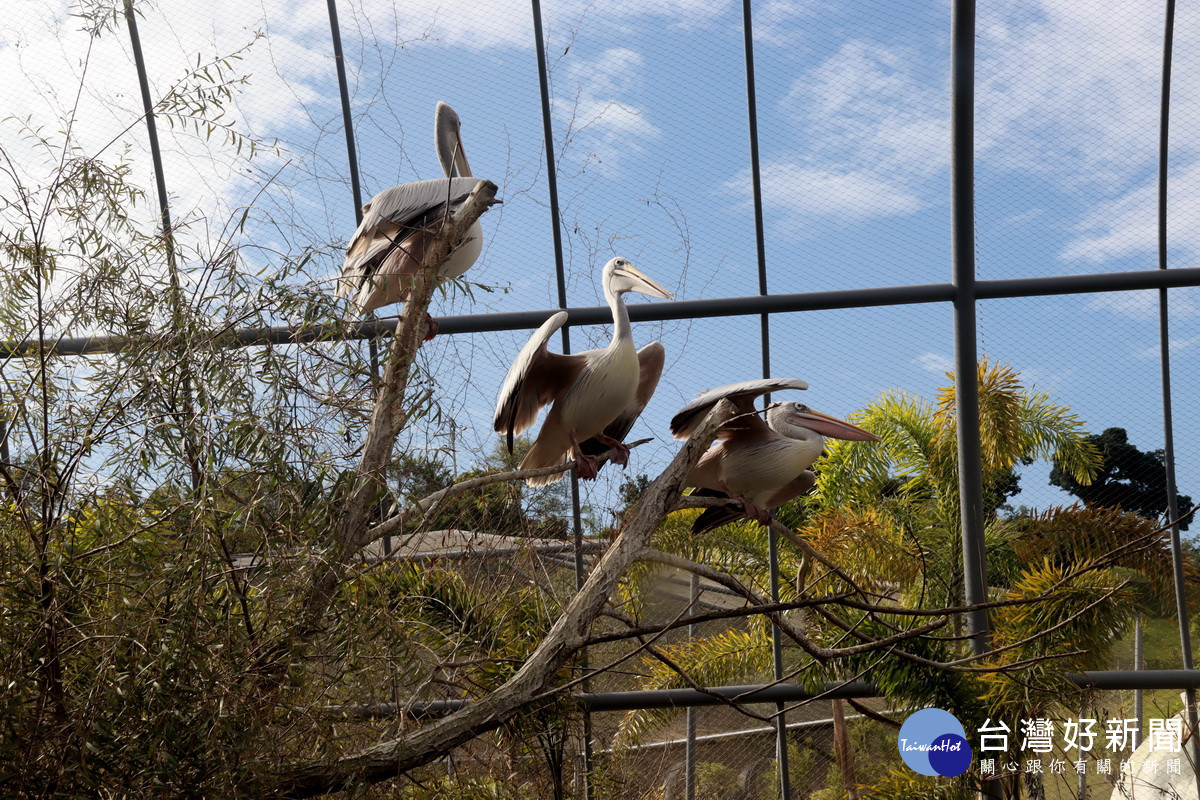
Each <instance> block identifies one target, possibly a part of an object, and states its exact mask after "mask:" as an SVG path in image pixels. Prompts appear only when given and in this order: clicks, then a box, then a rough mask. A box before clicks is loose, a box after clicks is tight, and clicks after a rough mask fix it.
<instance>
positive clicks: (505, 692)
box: [275, 402, 733, 797]
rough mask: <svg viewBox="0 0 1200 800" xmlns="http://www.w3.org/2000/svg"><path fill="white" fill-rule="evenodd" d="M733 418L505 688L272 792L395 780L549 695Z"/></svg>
mask: <svg viewBox="0 0 1200 800" xmlns="http://www.w3.org/2000/svg"><path fill="white" fill-rule="evenodd" d="M732 413H733V407H732V406H731V405H730V404H729V403H728V402H722V403H720V404H718V405H717V407H716V408H714V409H713V411H712V412H711V413H710V414H709V415H708V418H707V419H706V420H705V423H704V425H702V426H700V428H699V429H698V430H697V431H696V432H695V433H694V434H693V435H692V436H691V437H690V438H689V439H688V440H687V442H686V443H685V444H684V446H683V448H682V449H681V450H680V451H679V453H678V454H676V456H675V458H674V459H673V460H672V461H671V463H670V465H668V467H667V468H666V470H665V471H664V472H663V473H662V474H661V475H659V476H658V477H657V478H656V479H655V480H654V481H653V482H652V483H651V484H650V486H649V487H648V488H647V489H646V491H645V492H644V493H643V494H642V497H641V499H640V500H639V501H638V502H637V504H636V505H635V506H634V507H633V509H632V510H631V511H630V512H629V513H628V514H627V515H626V517H625V519H624V520H623V522H622V525H621V528H620V530H619V532H618V533H617V535H616V537H615V538H614V539H613V542H612V544H611V545H610V546H609V548H608V550H607V551H606V552H605V553H604V555H603V556H602V557H601V558H600V560H599V561H598V562H597V564H596V566H595V567H594V568H593V569H592V571H591V573H590V574H589V575H588V578H587V581H586V582H585V583H584V585H583V587H582V588H581V589H580V590H579V591H578V592H577V593H576V594H575V596H574V597H573V598H572V599H571V602H570V603H569V604H568V605H567V607H566V609H565V610H564V611H563V613H562V615H561V616H560V617H559V618H558V620H557V621H556V622H555V623H554V625H553V626H552V627H551V629H550V631H549V632H548V633H547V634H546V637H545V638H544V639H543V640H542V641H541V643H540V644H539V645H538V646H537V648H536V649H535V650H534V651H533V652H532V653H531V654H530V655H529V658H528V659H527V660H526V662H525V665H524V666H523V667H521V669H520V670H518V671H517V673H516V674H515V675H513V676H512V677H511V678H510V679H509V680H508V681H507V682H506V683H504V685H502V686H501V687H500V688H498V689H496V690H495V691H493V692H492V693H490V694H488V695H487V696H485V697H483V698H481V699H479V700H478V701H476V702H474V703H472V704H471V705H469V706H467V707H466V708H464V709H462V710H461V711H457V712H455V713H454V714H451V715H450V716H448V717H445V718H443V719H439V720H436V721H434V722H430V723H428V724H426V725H422V726H421V727H419V728H417V729H415V730H413V731H411V732H409V733H407V734H406V735H404V736H401V737H399V738H396V739H392V740H390V741H385V742H381V743H379V744H377V745H375V746H374V747H370V748H368V749H366V750H363V751H362V752H360V753H357V754H355V755H351V756H347V757H344V758H340V759H337V760H335V761H332V762H329V763H316V764H302V765H297V766H295V767H293V768H291V769H288V770H285V771H283V772H282V773H281V774H279V775H278V777H277V779H276V781H275V791H276V792H277V793H278V794H280V795H282V796H286V797H312V796H314V795H319V794H325V793H327V792H331V791H337V790H339V789H344V788H347V787H349V786H352V785H354V784H357V783H360V782H375V781H381V780H386V779H388V778H392V777H395V776H397V775H400V774H402V773H403V772H405V771H406V770H410V769H413V768H414V767H418V766H421V765H422V764H427V763H429V762H430V761H433V760H434V759H436V758H439V757H440V756H441V755H442V754H444V753H446V752H448V751H449V750H451V749H452V748H454V747H456V746H457V745H460V744H462V743H463V742H466V741H468V740H470V739H472V738H474V737H476V736H478V735H479V734H481V733H484V732H486V731H489V730H493V729H495V728H497V727H499V726H500V725H503V724H504V723H505V722H507V721H509V720H511V719H513V718H514V717H516V716H517V714H519V713H521V712H522V710H524V709H525V708H526V707H527V706H528V705H529V704H530V703H532V702H534V701H535V700H536V698H538V697H539V696H540V695H542V694H543V693H544V692H546V691H547V690H549V689H550V688H551V687H552V686H553V684H554V682H555V680H556V679H557V674H558V672H559V670H561V669H562V667H563V666H565V665H566V664H567V662H568V661H569V660H570V659H571V658H572V656H574V655H575V654H576V653H577V652H578V651H579V649H580V648H582V647H583V646H584V645H586V644H587V642H588V631H589V629H590V628H591V625H592V623H593V622H594V621H595V620H596V618H597V617H599V616H600V614H601V613H602V612H603V611H604V608H605V606H606V605H607V604H608V601H609V598H610V597H611V595H612V593H613V591H614V590H615V589H616V587H617V582H618V581H619V580H620V579H621V578H622V577H623V576H624V575H625V573H626V572H627V571H628V569H629V567H630V566H631V565H632V564H633V563H634V562H635V561H636V560H637V559H638V557H639V556H640V555H641V554H643V553H644V552H645V551H646V549H647V547H648V546H649V542H650V537H651V535H652V534H653V533H654V531H655V530H656V529H657V528H658V526H659V525H660V524H661V523H662V521H663V519H665V518H666V516H667V514H668V513H670V512H671V511H672V510H673V509H674V505H675V500H676V498H677V497H678V496H679V492H680V490H681V489H682V488H683V481H684V479H685V478H686V477H687V474H688V472H690V471H691V469H692V467H693V466H695V464H696V462H697V461H699V459H700V456H701V455H702V454H703V453H704V451H705V450H706V449H708V446H709V443H710V442H712V439H713V436H714V435H715V433H716V430H717V428H718V427H719V426H720V425H721V424H722V423H723V422H725V421H726V420H727V419H728V418H729V417H730V416H731V415H732Z"/></svg>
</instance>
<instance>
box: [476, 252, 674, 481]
mask: <svg viewBox="0 0 1200 800" xmlns="http://www.w3.org/2000/svg"><path fill="white" fill-rule="evenodd" d="M603 284H604V297H605V299H606V300H608V305H609V308H611V309H612V314H613V338H612V343H611V344H609V346H608V347H606V348H604V349H603V350H588V351H586V352H583V353H577V354H574V355H564V354H561V353H551V352H549V351H548V350H547V349H546V343H547V342H548V341H549V340H550V336H551V335H553V333H554V332H555V331H557V330H558V329H559V328H561V327H562V326H563V325H564V324H565V323H566V321H567V312H565V311H560V312H558V313H557V314H555V315H554V316H552V317H550V319H548V320H546V321H545V322H544V323H542V326H541V327H540V328H538V329H537V330H536V331H535V332H534V334H533V336H531V337H529V341H528V342H526V343H525V347H523V348H522V349H521V352H520V354H519V355H518V356H517V360H516V361H514V362H513V365H512V366H511V367H509V370H508V375H507V376H506V377H505V379H504V386H503V388H501V389H500V397H499V399H498V400H497V402H496V415H495V419H494V425H495V428H496V431H497V432H498V433H503V434H505V436H506V437H507V442H508V450H509V452H510V453H511V452H512V448H513V436H514V435H515V434H518V433H521V432H522V431H524V430H526V429H528V428H529V427H530V426H531V425H533V423H534V421H535V420H536V419H537V415H538V412H539V411H540V410H541V408H542V406H545V405H549V404H550V403H553V404H554V405H553V406H552V407H551V408H550V413H549V414H547V415H546V421H545V423H544V424H543V425H542V430H541V432H540V433H539V434H538V437H537V440H536V441H535V442H534V443H533V447H532V448H531V449H530V450H529V452H528V453H526V454H525V458H523V459H522V460H521V469H536V468H538V467H549V466H553V465H555V464H561V463H562V462H564V461H566V460H567V458H568V456H571V455H574V457H575V463H576V465H577V469H578V470H579V477H581V478H585V479H592V478H595V477H596V472H597V470H598V468H599V460H598V458H597V457H596V455H594V453H596V452H598V451H599V449H600V448H599V446H603V447H604V448H605V449H607V450H609V451H611V453H612V456H611V457H612V460H613V461H615V462H616V463H618V464H625V463H626V462H627V461H628V459H629V447H628V446H626V445H625V444H624V443H623V442H622V441H621V439H623V438H624V436H625V434H627V433H628V432H629V429H630V428H631V427H632V426H633V423H634V421H635V420H636V419H637V418H638V415H639V414H641V413H642V409H643V408H645V406H646V403H647V402H649V400H650V396H651V395H653V394H654V389H655V387H656V386H658V378H659V376H660V375H661V374H662V368H663V347H662V344H661V343H659V342H652V343H651V344H648V345H646V346H645V347H643V348H642V349H641V350H637V351H635V350H634V349H633V331H632V328H631V327H630V325H629V312H628V310H627V309H626V308H625V301H624V300H623V299H622V297H621V296H622V295H623V294H625V293H626V292H641V293H642V294H646V295H650V296H651V297H660V298H663V299H665V300H669V299H671V297H672V295H671V293H670V292H668V291H667V290H666V289H664V288H663V287H661V286H659V285H658V284H657V283H655V282H654V281H653V280H651V279H650V278H648V277H646V276H645V275H644V274H642V273H641V271H639V270H638V269H637V268H636V267H634V266H633V264H630V263H629V262H628V261H627V260H626V259H624V258H614V259H612V260H611V261H609V262H608V263H607V264H605V265H604V273H603ZM589 453H593V454H589ZM561 479H562V473H559V474H556V475H547V476H544V477H538V478H529V479H527V480H526V483H528V484H529V485H530V486H544V485H546V484H550V483H555V482H556V481H559V480H561Z"/></svg>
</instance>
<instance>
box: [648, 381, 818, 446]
mask: <svg viewBox="0 0 1200 800" xmlns="http://www.w3.org/2000/svg"><path fill="white" fill-rule="evenodd" d="M807 388H808V384H807V383H805V382H804V381H802V380H799V379H797V378H762V379H760V380H757V381H742V382H741V383H731V384H728V385H727V386H718V387H717V388H716V389H710V390H708V391H707V392H703V393H701V394H699V395H697V396H696V399H695V400H693V401H692V402H690V403H688V404H687V405H686V406H684V407H683V408H681V409H680V410H679V413H677V414H676V415H675V416H674V417H672V418H671V433H672V434H673V435H674V436H675V438H676V439H686V438H688V437H689V436H691V435H692V431H694V430H695V429H696V427H697V426H698V425H699V424H700V423H701V422H703V421H704V417H705V416H706V415H707V414H708V412H709V411H711V410H712V407H713V406H715V405H716V404H717V402H718V401H721V400H728V401H730V402H731V403H733V407H734V408H736V409H737V411H738V413H739V414H750V413H752V412H753V411H754V399H755V398H756V397H760V396H761V395H764V394H769V393H770V392H778V391H782V390H784V389H807ZM760 428H761V430H760ZM743 430H744V431H745V432H746V434H747V435H762V434H765V433H766V432H767V431H768V430H769V429H768V428H767V423H765V422H763V421H762V419H760V418H759V417H757V416H750V417H742V418H740V419H737V420H734V421H733V422H730V423H728V424H727V425H725V426H723V427H722V433H721V438H729V437H730V436H733V435H736V434H737V433H738V432H740V431H743Z"/></svg>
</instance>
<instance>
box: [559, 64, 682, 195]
mask: <svg viewBox="0 0 1200 800" xmlns="http://www.w3.org/2000/svg"><path fill="white" fill-rule="evenodd" d="M642 65H643V59H642V56H641V54H640V53H638V52H636V51H634V50H630V49H628V48H611V49H608V50H605V51H604V52H602V53H601V54H600V55H599V56H598V57H596V58H594V59H589V60H586V61H576V62H574V63H572V64H571V66H570V68H569V69H568V72H567V84H568V85H569V86H570V87H571V89H572V96H570V97H561V96H560V97H557V98H555V101H554V113H555V116H557V117H558V118H559V119H560V121H561V122H562V123H563V125H565V127H566V135H565V140H566V143H565V146H564V148H563V155H564V156H566V157H568V158H574V160H575V161H576V162H577V163H579V164H581V165H582V166H583V167H584V168H585V169H587V168H589V167H591V166H595V167H596V168H598V170H599V171H600V172H601V173H602V174H606V175H609V176H615V175H619V174H621V172H622V161H623V160H624V158H626V157H627V156H629V155H631V154H635V153H641V152H644V150H645V143H646V142H647V141H649V140H652V139H656V138H658V137H659V136H661V135H662V131H661V130H659V128H658V127H657V126H655V125H654V124H653V123H651V122H650V120H649V119H648V118H647V116H646V113H645V111H643V110H642V108H641V107H640V106H639V105H638V104H637V102H638V97H639V96H640V94H641V91H642V80H641V76H640V70H641V68H642Z"/></svg>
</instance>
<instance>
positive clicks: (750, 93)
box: [742, 0, 792, 800]
mask: <svg viewBox="0 0 1200 800" xmlns="http://www.w3.org/2000/svg"><path fill="white" fill-rule="evenodd" d="M742 38H743V48H744V50H745V56H746V113H747V117H748V118H749V134H750V180H751V185H752V189H753V193H754V244H755V252H756V255H757V259H758V293H759V294H760V295H765V294H766V293H767V249H766V239H765V236H764V234H763V209H762V170H761V166H760V165H761V159H760V157H759V151H758V101H757V91H756V89H755V85H754V18H753V13H752V11H751V8H750V0H742ZM758 325H759V337H760V339H761V347H762V374H763V377H764V378H769V377H771V329H770V317H769V316H768V315H767V314H761V315H760V316H759V323H758ZM766 402H768V403H770V397H768V398H767V399H766ZM767 548H768V553H769V561H770V565H769V566H770V578H771V600H772V602H776V603H777V602H779V537H778V534H776V533H775V530H774V529H772V528H768V529H767ZM771 661H772V664H773V670H774V676H775V680H777V681H778V680H782V679H783V639H782V636H781V634H780V632H779V629H778V628H776V627H774V626H772V628H771ZM783 709H784V704H783V703H779V704H777V705H776V707H775V712H776V716H775V762H776V765H777V767H778V770H779V796H780V798H781V800H790V798H791V796H792V786H791V778H790V776H789V774H788V773H789V769H788V748H787V715H785V714H784V713H783Z"/></svg>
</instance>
